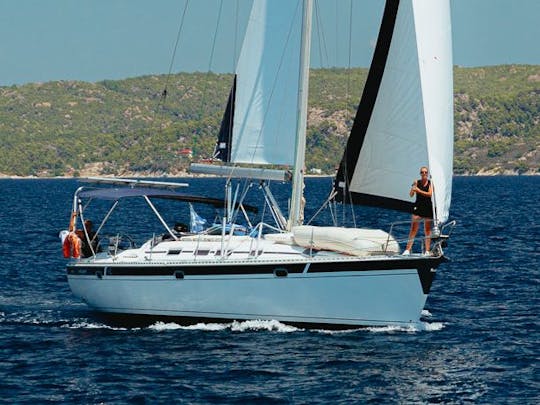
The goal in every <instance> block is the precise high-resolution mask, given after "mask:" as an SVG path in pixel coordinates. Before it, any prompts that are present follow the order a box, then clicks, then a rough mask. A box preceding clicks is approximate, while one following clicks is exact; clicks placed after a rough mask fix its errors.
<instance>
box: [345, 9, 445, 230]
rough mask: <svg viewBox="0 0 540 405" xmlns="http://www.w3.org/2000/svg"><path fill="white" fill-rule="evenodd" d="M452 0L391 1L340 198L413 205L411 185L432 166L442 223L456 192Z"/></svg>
mask: <svg viewBox="0 0 540 405" xmlns="http://www.w3.org/2000/svg"><path fill="white" fill-rule="evenodd" d="M452 156H453V89H452V42H451V24H450V5H449V0H387V2H386V6H385V10H384V15H383V20H382V24H381V29H380V32H379V37H378V40H377V46H376V49H375V53H374V57H373V62H372V65H371V68H370V71H369V75H368V79H367V82H366V85H365V88H364V92H363V94H362V99H361V101H360V105H359V108H358V112H357V115H356V118H355V121H354V124H353V128H352V131H351V135H350V137H349V141H348V144H347V148H346V150H345V154H344V156H343V159H342V162H341V165H340V168H339V172H338V176H337V178H336V183H335V190H336V192H337V195H336V198H337V199H338V200H339V201H346V202H353V203H357V204H364V205H376V206H381V207H387V208H392V209H398V210H404V211H408V210H410V206H411V204H412V199H411V198H410V197H409V189H410V188H409V186H410V184H411V183H412V181H413V179H415V178H418V169H419V168H420V167H421V166H429V168H430V171H431V174H432V181H433V184H434V190H435V197H434V200H435V204H436V207H437V214H436V215H437V220H438V221H439V222H444V221H445V220H446V219H447V218H448V210H449V207H450V196H451V189H452Z"/></svg>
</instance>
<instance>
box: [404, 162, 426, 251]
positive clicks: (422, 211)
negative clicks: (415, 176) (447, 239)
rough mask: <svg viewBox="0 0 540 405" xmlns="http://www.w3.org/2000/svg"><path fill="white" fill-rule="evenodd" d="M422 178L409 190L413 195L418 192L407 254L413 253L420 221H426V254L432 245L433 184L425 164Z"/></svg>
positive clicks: (421, 173)
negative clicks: (412, 249)
mask: <svg viewBox="0 0 540 405" xmlns="http://www.w3.org/2000/svg"><path fill="white" fill-rule="evenodd" d="M420 177H421V178H420V180H416V181H415V182H414V183H413V184H412V187H411V191H409V195H410V196H411V197H412V196H413V195H415V194H416V202H415V203H414V207H413V216H412V223H411V230H410V231H409V240H408V242H407V247H406V248H405V251H404V252H403V255H405V256H407V255H409V254H410V253H411V248H412V245H413V243H414V237H415V236H416V233H417V232H418V226H419V223H420V222H421V221H422V220H423V221H424V233H425V235H426V239H425V241H424V242H425V248H426V250H425V253H424V254H425V255H429V248H430V245H431V238H430V236H431V221H432V219H433V206H432V204H431V195H432V194H433V186H432V184H431V181H430V180H429V178H428V168H427V167H425V166H423V167H421V168H420Z"/></svg>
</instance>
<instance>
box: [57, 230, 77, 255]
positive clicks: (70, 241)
mask: <svg viewBox="0 0 540 405" xmlns="http://www.w3.org/2000/svg"><path fill="white" fill-rule="evenodd" d="M62 251H63V253H64V257H65V258H66V259H69V258H70V257H73V258H74V259H78V258H79V257H81V240H80V239H79V237H78V236H77V235H76V234H75V232H69V233H68V234H67V236H66V237H65V238H64V243H63V244H62Z"/></svg>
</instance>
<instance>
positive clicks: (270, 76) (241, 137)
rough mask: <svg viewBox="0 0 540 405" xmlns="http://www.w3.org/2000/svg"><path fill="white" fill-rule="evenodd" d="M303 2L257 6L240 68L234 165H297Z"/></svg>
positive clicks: (269, 1)
mask: <svg viewBox="0 0 540 405" xmlns="http://www.w3.org/2000/svg"><path fill="white" fill-rule="evenodd" d="M301 28H302V2H301V1H291V0H261V1H258V2H257V4H256V5H255V4H254V6H253V7H252V10H251V14H250V17H249V22H248V26H247V30H246V34H245V37H244V42H243V45H242V49H241V51H240V56H239V60H238V65H237V88H236V99H235V111H234V123H233V134H232V148H231V162H233V163H253V164H279V165H293V163H294V152H295V140H296V128H297V119H298V116H297V115H298V111H297V104H298V101H297V100H298V87H299V74H298V72H299V69H300V56H299V55H300V43H301Z"/></svg>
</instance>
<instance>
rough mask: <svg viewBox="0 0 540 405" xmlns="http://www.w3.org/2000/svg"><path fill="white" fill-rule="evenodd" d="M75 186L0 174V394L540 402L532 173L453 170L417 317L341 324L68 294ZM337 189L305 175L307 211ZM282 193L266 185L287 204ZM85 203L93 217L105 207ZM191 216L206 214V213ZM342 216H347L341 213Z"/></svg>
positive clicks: (134, 211)
mask: <svg viewBox="0 0 540 405" xmlns="http://www.w3.org/2000/svg"><path fill="white" fill-rule="evenodd" d="M189 182H190V184H191V187H190V188H189V192H190V193H194V194H197V193H204V194H205V195H208V196H216V195H221V194H222V193H223V182H222V181H221V180H216V179H195V180H190V181H189ZM79 185H80V184H78V183H77V182H76V181H75V180H32V179H24V180H10V179H5V180H0V187H1V193H0V204H1V207H2V209H1V216H0V230H1V240H0V243H1V244H0V253H1V258H2V265H1V266H0V277H1V280H2V281H1V288H0V402H2V403H14V402H16V403H45V402H59V403H168V402H171V401H175V402H179V403H320V404H329V403H365V402H382V403H432V402H443V403H464V402H475V403H476V402H478V403H520V404H522V403H531V404H534V403H539V402H540V397H539V395H540V394H539V392H540V385H539V370H538V360H539V357H540V356H539V343H540V339H539V337H540V335H539V322H538V314H539V313H540V305H539V284H540V269H539V267H540V259H539V257H540V255H539V253H540V248H539V245H540V243H539V242H540V207H539V201H540V177H494V178H476V177H470V178H466V177H457V178H455V179H454V184H453V187H454V188H453V189H454V192H453V198H452V209H451V218H452V219H456V220H457V221H458V225H457V227H456V229H455V230H454V233H453V235H452V237H451V240H450V244H449V246H448V248H447V249H446V254H447V255H448V256H449V258H450V259H451V261H450V262H448V263H445V264H442V265H441V266H440V267H439V269H438V272H437V277H436V279H435V282H434V284H433V288H432V290H431V294H430V297H429V299H428V301H427V305H426V309H425V310H424V312H423V316H422V322H421V323H420V324H419V325H416V326H411V327H407V328H399V327H374V328H365V329H352V330H346V331H331V330H305V329H302V328H298V327H293V326H289V325H285V324H283V323H280V322H278V321H275V320H272V321H245V322H239V321H235V322H230V323H207V324H205V323H199V324H195V325H191V326H181V325H178V324H175V323H163V322H156V323H154V324H152V325H147V326H137V327H130V326H122V325H111V324H107V323H103V322H102V321H100V320H99V319H98V318H96V316H95V315H94V314H93V313H92V312H91V311H90V310H89V309H88V308H87V307H86V305H85V304H84V303H82V302H80V301H79V300H77V299H75V297H73V295H72V294H71V292H70V290H69V287H68V284H67V281H66V273H65V264H66V262H65V259H63V258H62V255H61V248H60V240H59V239H58V231H60V230H62V229H65V228H66V227H67V224H68V222H69V216H70V211H71V207H70V204H71V201H72V194H73V192H74V191H75V189H76V188H77V187H78V186H79ZM330 185H331V180H330V179H325V178H321V179H308V180H307V183H306V197H307V207H306V217H307V218H309V217H310V216H311V215H312V214H313V213H314V212H315V211H316V210H317V208H318V206H319V204H320V203H321V202H322V201H323V200H324V198H325V197H326V196H327V195H328V192H329V188H330ZM241 187H243V185H241ZM251 187H252V188H253V189H254V190H253V191H254V192H255V191H257V190H255V189H256V188H257V187H258V185H257V184H253V185H251ZM287 187H288V186H287V185H282V184H275V185H273V186H272V188H273V190H274V192H275V193H276V196H277V197H278V199H279V200H280V201H281V202H282V203H283V206H286V200H285V195H286V192H287ZM186 191H187V190H186ZM240 191H241V190H240ZM250 198H252V199H251V200H249V201H248V202H251V203H253V204H254V205H255V204H257V203H258V202H260V199H259V200H257V198H256V197H250ZM157 204H158V205H160V207H159V208H160V209H162V210H163V211H164V216H165V217H166V220H167V221H168V222H169V223H174V222H175V221H186V218H187V215H188V213H189V209H188V208H187V207H183V208H180V209H179V208H178V207H177V206H176V208H175V207H174V206H172V205H171V206H169V205H168V204H169V202H157ZM123 205H124V203H121V206H122V207H121V208H122V209H123V208H124V207H123ZM126 205H129V204H126ZM93 208H94V209H95V215H96V217H95V218H92V219H94V220H95V221H96V220H97V219H98V218H97V216H98V215H102V214H103V213H104V212H106V210H107V208H108V206H107V204H102V205H99V204H96V206H95V207H93ZM130 209H131V211H130ZM196 209H197V210H198V212H199V214H201V215H202V216H204V217H205V218H207V219H208V220H209V222H211V221H212V219H213V209H211V207H196ZM260 214H261V213H259V215H260ZM115 215H116V214H115ZM115 215H113V217H111V225H112V226H114V227H119V228H126V229H122V231H123V232H133V233H134V234H140V235H141V237H152V235H153V234H155V233H157V232H162V230H160V228H159V221H158V220H157V219H156V218H155V217H153V213H152V212H151V211H150V210H149V209H148V208H147V207H145V206H144V205H143V204H140V205H139V206H138V205H137V203H134V207H133V206H131V207H126V211H120V212H119V213H118V217H116V216H115ZM337 216H338V219H339V220H340V221H341V220H342V221H344V222H345V223H348V224H349V225H351V224H352V222H353V218H352V215H351V212H350V211H346V212H341V211H338V215H337ZM329 218H330V216H329V213H328V212H326V211H325V212H323V214H322V216H320V217H317V218H316V219H315V222H314V223H318V222H319V223H323V222H325V221H328V220H329ZM394 220H404V221H407V220H408V216H407V215H405V214H398V213H393V212H391V211H379V210H376V209H372V208H358V209H357V210H356V223H357V225H359V226H383V225H384V224H387V223H390V222H392V221H394ZM379 223H380V224H379ZM407 228H408V227H407V226H405V229H404V231H405V232H406V231H407ZM416 249H419V245H417V246H416Z"/></svg>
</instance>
